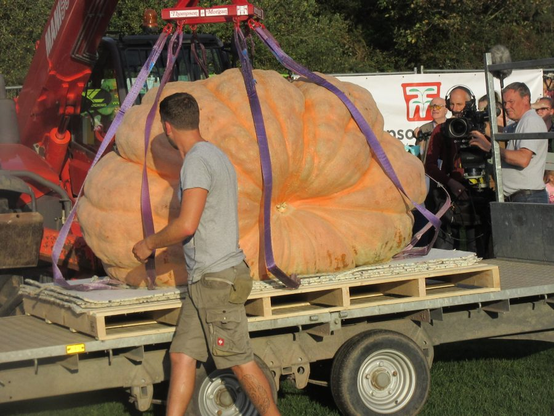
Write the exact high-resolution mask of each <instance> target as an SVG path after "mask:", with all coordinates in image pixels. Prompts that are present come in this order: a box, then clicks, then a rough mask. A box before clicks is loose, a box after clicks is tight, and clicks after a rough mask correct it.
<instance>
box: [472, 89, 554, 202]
mask: <svg viewBox="0 0 554 416" xmlns="http://www.w3.org/2000/svg"><path fill="white" fill-rule="evenodd" d="M502 98H503V100H504V110H505V111H506V115H507V116H508V117H509V118H510V119H511V120H513V121H514V122H515V123H513V124H511V125H509V126H507V127H506V128H505V129H504V131H505V132H506V133H514V132H515V133H546V132H547V129H546V124H545V123H544V120H543V119H542V118H541V117H540V116H539V115H538V114H537V113H536V112H535V111H534V110H533V109H532V108H531V92H530V91H529V88H528V87H527V85H525V84H524V83H522V82H514V83H512V84H510V85H508V86H507V87H505V88H504V89H503V90H502ZM471 136H472V139H471V141H470V145H471V146H475V147H478V148H479V149H481V150H483V151H485V152H490V151H491V148H492V144H491V142H490V139H489V138H487V137H486V136H485V135H484V134H483V133H482V132H479V131H472V132H471ZM547 151H548V141H547V140H538V139H537V140H510V141H508V142H507V144H506V148H505V149H502V148H500V157H501V159H502V184H503V186H504V199H505V201H506V202H536V203H548V194H547V192H546V190H545V185H544V181H543V175H544V169H545V166H546V154H547Z"/></svg>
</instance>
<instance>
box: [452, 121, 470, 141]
mask: <svg viewBox="0 0 554 416" xmlns="http://www.w3.org/2000/svg"><path fill="white" fill-rule="evenodd" d="M448 133H449V136H450V137H452V138H455V139H460V138H463V137H466V136H467V135H468V134H469V129H468V125H467V121H466V119H464V118H455V119H452V120H451V123H450V125H449V126H448Z"/></svg>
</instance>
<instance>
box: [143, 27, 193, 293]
mask: <svg viewBox="0 0 554 416" xmlns="http://www.w3.org/2000/svg"><path fill="white" fill-rule="evenodd" d="M176 41H177V45H175V42H176ZM182 43H183V30H182V27H181V26H178V27H177V30H176V31H175V33H174V34H173V36H172V37H171V40H170V41H169V45H168V48H167V64H166V67H165V71H164V74H163V76H162V79H161V81H160V86H159V87H158V91H157V92H156V98H155V99H154V103H153V104H152V107H151V108H150V111H149V112H148V116H147V117H146V124H145V128H144V161H143V164H142V184H141V190H140V209H141V216H142V232H143V236H144V238H146V237H148V236H150V235H152V234H154V233H155V230H154V218H153V214H152V205H151V203H150V189H149V186H148V167H147V157H148V148H149V147H150V135H151V133H152V124H153V122H154V118H155V117H156V113H157V112H158V102H159V100H160V96H161V94H162V91H163V88H164V86H165V84H166V83H167V81H168V80H169V77H170V76H171V73H172V72H173V67H174V66H175V61H176V60H177V57H178V56H179V51H180V50H181V45H182ZM155 256H156V250H154V251H153V252H152V255H151V256H150V257H149V258H148V260H147V261H146V265H145V267H146V275H147V276H148V279H147V285H148V289H154V287H155V286H156V261H155Z"/></svg>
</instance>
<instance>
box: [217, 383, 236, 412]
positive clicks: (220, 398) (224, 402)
mask: <svg viewBox="0 0 554 416" xmlns="http://www.w3.org/2000/svg"><path fill="white" fill-rule="evenodd" d="M214 401H215V402H216V403H217V405H218V406H220V407H223V408H228V407H231V406H233V405H234V403H235V399H234V398H233V394H231V392H230V391H229V390H228V389H227V388H226V387H225V386H224V385H221V386H220V387H219V388H218V389H217V391H216V392H215V397H214Z"/></svg>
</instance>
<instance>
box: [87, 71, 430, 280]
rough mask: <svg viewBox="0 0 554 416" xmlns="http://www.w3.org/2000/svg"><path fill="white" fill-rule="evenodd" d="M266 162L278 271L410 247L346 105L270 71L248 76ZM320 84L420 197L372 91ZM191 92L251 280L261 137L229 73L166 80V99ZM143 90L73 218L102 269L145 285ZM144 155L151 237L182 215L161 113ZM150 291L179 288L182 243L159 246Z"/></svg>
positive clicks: (389, 190)
mask: <svg viewBox="0 0 554 416" xmlns="http://www.w3.org/2000/svg"><path fill="white" fill-rule="evenodd" d="M254 75H255V78H256V81H257V84H256V85H257V91H258V94H259V96H260V100H261V103H262V111H263V115H264V119H265V125H266V130H267V135H268V140H269V147H270V152H271V160H272V165H273V179H274V185H273V196H272V206H271V226H272V233H273V238H272V241H273V248H274V255H275V259H276V262H277V264H278V265H279V267H281V269H283V270H284V271H285V272H287V273H293V272H294V273H297V274H300V275H301V274H311V273H319V272H334V271H340V270H346V269H351V268H354V267H356V266H359V265H365V264H372V263H377V262H384V261H387V260H389V259H390V258H391V257H392V256H394V255H395V254H396V253H398V252H399V251H401V250H402V249H403V248H404V247H405V245H406V244H407V243H408V242H409V239H410V237H411V229H412V224H413V217H412V215H411V213H410V210H411V208H412V207H411V206H410V204H409V202H408V201H407V200H406V198H405V197H403V196H402V195H401V193H400V192H399V191H398V190H397V189H396V187H395V186H394V185H393V184H392V183H391V181H390V180H389V179H388V178H387V176H386V175H385V174H384V173H383V170H382V169H381V167H380V165H379V164H378V162H377V160H376V159H375V158H374V156H373V154H372V152H371V150H370V148H369V146H368V144H367V142H366V140H365V137H364V136H363V135H362V134H361V132H360V130H359V128H358V126H357V125H356V123H355V122H354V120H353V119H352V118H351V116H350V114H349V112H348V110H347V109H346V107H345V106H344V104H343V103H342V102H341V101H340V100H339V99H338V98H337V97H336V96H335V95H333V94H332V93H330V92H328V91H327V90H326V89H324V88H322V87H319V86H317V85H315V84H313V83H310V82H306V81H302V80H299V81H295V82H289V81H287V80H286V79H284V78H283V77H282V76H281V75H279V74H278V73H276V72H273V71H255V72H254ZM328 79H329V80H330V81H331V82H332V83H333V84H335V85H337V86H338V87H339V88H340V89H341V90H342V91H344V92H345V93H346V94H347V95H348V97H349V98H350V99H351V100H352V101H353V102H354V103H355V104H356V106H357V107H358V109H359V110H360V111H361V113H362V114H363V116H364V117H365V118H366V120H367V121H368V123H369V124H370V125H371V127H372V128H373V131H374V132H375V134H376V136H377V138H378V139H379V141H380V143H381V145H382V146H383V147H384V149H385V151H386V153H387V155H388V157H389V158H390V160H391V161H392V164H393V166H394V169H395V170H396V172H397V174H398V176H399V177H400V180H401V181H402V183H403V185H404V187H405V189H406V190H407V191H408V193H409V195H410V196H411V197H412V198H413V199H414V200H416V201H419V202H421V201H422V200H423V198H424V195H425V184H424V172H423V166H422V164H421V162H420V161H419V160H418V159H417V158H416V157H414V156H412V155H410V154H409V153H406V152H405V150H404V146H403V145H402V143H400V142H399V141H398V140H397V139H395V138H393V137H392V136H390V135H389V134H388V133H386V132H384V131H383V118H382V116H381V114H380V113H379V111H378V109H377V107H376V105H375V102H374V101H373V98H372V97H371V94H370V93H369V92H368V91H366V90H365V89H363V88H360V87H358V86H355V85H353V84H350V83H345V82H340V81H338V80H336V79H334V78H332V77H328ZM181 91H185V92H189V93H190V94H192V95H193V96H194V97H195V98H196V99H197V100H198V103H199V106H200V114H201V120H200V131H201V134H202V136H203V137H204V138H205V139H206V140H208V141H210V142H212V143H214V144H216V145H217V146H218V147H219V148H220V149H222V150H223V151H224V152H225V153H226V154H227V155H228V156H229V158H230V160H231V161H232V163H233V165H234V166H235V169H236V171H237V176H238V186H239V219H240V224H239V227H240V245H241V247H242V249H243V250H244V252H245V254H246V258H247V262H248V264H249V265H250V267H251V270H252V274H253V275H254V276H255V277H256V278H259V277H260V276H261V277H262V278H263V277H264V275H265V269H264V268H263V262H262V265H260V258H263V256H261V255H260V241H259V236H260V229H259V218H260V212H261V208H260V207H261V203H262V177H261V170H260V158H259V152H258V147H257V140H256V136H255V132H254V127H253V123H252V116H251V113H250V107H249V105H248V99H247V97H246V90H245V87H244V83H243V80H242V76H241V74H240V72H239V70H237V69H232V70H229V71H226V72H225V73H223V74H221V75H218V76H216V77H213V78H210V79H207V80H203V81H197V82H193V83H187V82H174V83H170V84H168V85H167V86H166V87H165V89H164V91H163V94H162V99H163V97H165V96H167V95H170V94H173V93H175V92H181ZM154 94H155V91H150V92H149V93H148V94H147V95H146V96H145V97H144V100H143V103H142V105H138V106H135V107H133V108H131V109H130V110H129V111H128V113H127V114H126V115H125V117H124V120H123V123H122V125H121V126H120V128H119V130H118V132H117V139H116V144H117V151H116V152H111V153H109V154H108V155H106V156H105V157H104V158H103V159H101V161H100V162H99V163H98V165H97V166H96V167H95V168H94V169H93V170H92V171H91V173H90V176H89V177H88V180H87V182H86V185H85V190H84V196H83V198H82V200H81V202H80V205H79V210H78V217H79V221H80V223H81V225H82V228H83V231H84V235H85V239H86V241H87V243H88V244H89V246H90V247H91V248H92V250H93V251H94V252H95V253H96V255H97V256H98V257H99V258H100V259H101V260H102V262H103V264H104V267H105V270H106V272H107V273H108V274H109V275H110V276H112V277H114V278H117V279H120V280H122V281H125V282H127V283H129V284H131V285H144V284H145V276H146V273H145V270H144V266H143V265H142V264H140V263H138V262H137V261H136V260H135V258H134V257H133V254H132V253H131V249H132V247H133V245H134V244H135V243H136V242H137V241H139V240H140V239H142V227H141V217H140V183H141V169H142V167H141V166H142V162H143V155H144V127H145V121H146V116H147V114H148V111H149V109H150V107H151V105H152V103H153V101H154ZM151 137H152V140H151V146H150V149H149V151H148V158H147V159H148V160H147V164H148V168H149V170H148V175H149V180H150V190H151V199H152V205H153V206H152V209H153V212H154V223H155V227H156V230H160V229H161V228H162V227H164V226H165V225H166V224H167V222H168V221H169V220H171V218H172V217H175V216H176V215H177V213H178V209H179V202H178V199H177V196H176V193H175V191H176V189H178V181H179V170H180V167H181V163H182V161H181V159H180V156H179V153H178V152H177V151H176V150H174V149H173V148H172V147H171V146H169V144H168V142H167V140H166V138H165V135H164V134H163V131H162V126H161V123H160V120H159V115H157V118H156V120H155V121H154V126H153V129H152V135H151ZM156 271H157V283H158V284H159V285H175V284H177V285H180V284H183V283H184V282H185V281H186V271H185V265H184V257H183V253H182V248H181V247H180V246H172V247H169V248H167V249H163V250H159V251H158V252H157V256H156Z"/></svg>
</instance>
